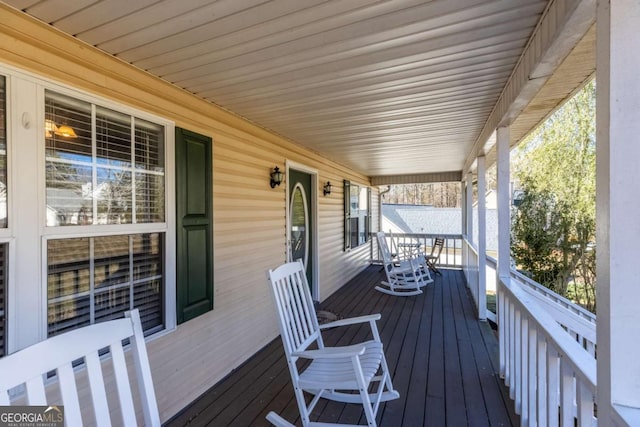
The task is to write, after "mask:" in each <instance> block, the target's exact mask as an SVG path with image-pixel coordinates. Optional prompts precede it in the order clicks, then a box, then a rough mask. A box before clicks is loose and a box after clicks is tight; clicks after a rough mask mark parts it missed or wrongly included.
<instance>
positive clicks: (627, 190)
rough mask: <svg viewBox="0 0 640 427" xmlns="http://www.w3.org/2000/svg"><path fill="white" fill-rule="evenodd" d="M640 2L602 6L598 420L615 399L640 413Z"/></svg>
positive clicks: (605, 418)
mask: <svg viewBox="0 0 640 427" xmlns="http://www.w3.org/2000/svg"><path fill="white" fill-rule="evenodd" d="M638 27H640V2H638V0H616V1H611V0H600V1H598V9H597V33H598V39H597V46H596V52H597V69H598V77H597V78H598V84H597V89H596V90H597V106H598V108H597V120H596V121H597V138H596V141H597V149H596V150H597V151H596V165H597V172H596V174H597V181H596V184H597V187H596V188H597V194H596V224H597V230H596V242H597V248H598V249H597V278H598V279H597V280H598V281H597V304H598V324H597V338H598V425H605V426H608V425H613V421H612V418H611V416H612V415H611V406H610V405H611V404H614V405H620V406H623V407H627V408H632V409H633V408H635V411H636V412H638V413H640V363H638V355H639V354H640V340H639V339H638V338H639V337H640V310H638V302H639V301H640V286H638V277H639V276H638V245H639V242H640V222H639V221H638V219H637V215H638V212H640V197H638V193H639V192H640V190H638V186H639V184H640V180H639V179H638V159H640V120H639V118H640V101H639V100H640V81H639V80H638V70H640V56H638V55H636V54H633V53H634V52H639V51H640V37H638Z"/></svg>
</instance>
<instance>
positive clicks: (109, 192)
mask: <svg viewBox="0 0 640 427" xmlns="http://www.w3.org/2000/svg"><path fill="white" fill-rule="evenodd" d="M94 197H95V198H97V199H98V218H97V223H98V224H130V223H131V201H132V200H131V197H132V195H131V172H126V171H122V170H118V169H102V168H99V169H98V185H97V187H96V191H95V192H94Z"/></svg>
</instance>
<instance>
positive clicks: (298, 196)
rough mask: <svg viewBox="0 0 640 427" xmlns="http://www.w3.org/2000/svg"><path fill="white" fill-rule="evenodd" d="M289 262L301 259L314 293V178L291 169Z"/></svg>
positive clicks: (289, 180) (289, 182)
mask: <svg viewBox="0 0 640 427" xmlns="http://www.w3.org/2000/svg"><path fill="white" fill-rule="evenodd" d="M287 182H288V184H289V224H288V227H289V251H288V252H289V253H288V257H289V261H295V260H298V259H301V260H302V262H303V263H304V265H305V268H306V273H307V281H308V282H309V286H311V291H312V293H313V253H312V251H313V224H312V218H313V216H312V199H311V185H312V182H313V180H312V176H311V174H309V173H306V172H302V171H299V170H296V169H289V179H288V180H287Z"/></svg>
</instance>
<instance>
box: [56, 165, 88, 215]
mask: <svg viewBox="0 0 640 427" xmlns="http://www.w3.org/2000/svg"><path fill="white" fill-rule="evenodd" d="M46 175H47V176H46V179H47V226H50V227H51V226H56V225H86V224H91V223H92V222H93V191H92V190H91V188H92V185H91V183H92V181H93V177H92V168H91V166H81V165H73V164H68V163H58V162H53V161H47V172H46Z"/></svg>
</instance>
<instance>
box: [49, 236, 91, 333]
mask: <svg viewBox="0 0 640 427" xmlns="http://www.w3.org/2000/svg"><path fill="white" fill-rule="evenodd" d="M89 249H90V248H89V239H88V238H78V239H65V240H49V241H48V242H47V295H48V324H49V336H53V335H57V334H61V333H64V332H66V331H68V330H71V329H75V328H77V327H80V326H86V325H89V324H90V322H91V317H90V308H91V307H90V298H89V296H90V288H91V284H90V267H91V266H90V263H89Z"/></svg>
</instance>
